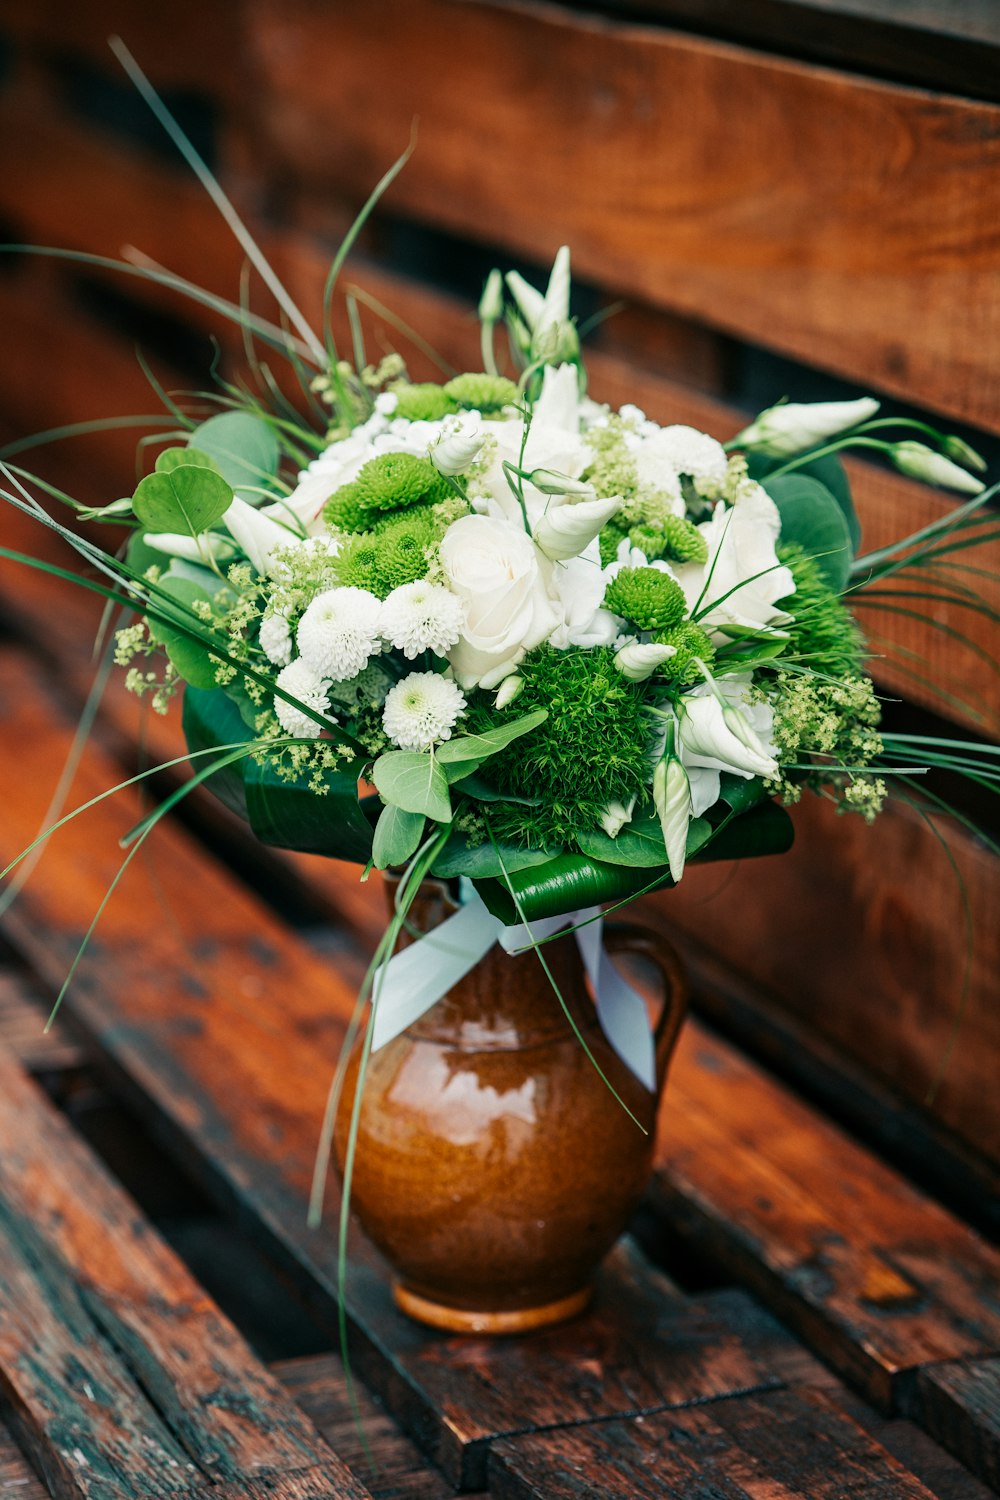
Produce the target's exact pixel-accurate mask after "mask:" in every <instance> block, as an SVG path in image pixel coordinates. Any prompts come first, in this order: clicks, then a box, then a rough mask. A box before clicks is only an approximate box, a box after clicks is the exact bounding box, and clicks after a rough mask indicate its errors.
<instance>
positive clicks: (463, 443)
mask: <svg viewBox="0 0 1000 1500" xmlns="http://www.w3.org/2000/svg"><path fill="white" fill-rule="evenodd" d="M483 442H484V438H483V433H482V430H481V428H480V425H479V415H478V413H476V412H468V413H463V414H462V416H460V417H454V418H452V419H451V421H450V422H446V424H445V426H444V428H443V429H442V432H441V436H440V437H439V438H438V440H437V442H436V443H435V444H434V445H433V447H432V448H431V450H430V454H429V457H430V461H431V463H432V464H433V465H434V467H435V469H437V471H438V473H439V474H444V475H445V476H446V477H450V476H452V475H455V474H463V473H464V472H465V470H466V469H467V468H468V467H469V465H470V464H471V463H472V462H473V461H474V460H475V458H476V457H477V456H478V454H479V450H480V448H482V446H483Z"/></svg>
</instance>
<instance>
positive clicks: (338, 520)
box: [323, 484, 370, 531]
mask: <svg viewBox="0 0 1000 1500" xmlns="http://www.w3.org/2000/svg"><path fill="white" fill-rule="evenodd" d="M323 520H324V521H325V522H326V524H327V526H329V528H330V530H331V531H364V530H365V528H366V527H367V526H368V525H369V524H370V518H369V515H368V511H367V510H366V509H365V506H364V505H363V503H362V501H361V498H360V491H359V490H358V487H357V485H356V484H342V485H341V486H340V489H339V490H334V492H333V494H332V495H331V496H330V498H329V500H328V501H327V502H326V504H325V505H324V507H323Z"/></svg>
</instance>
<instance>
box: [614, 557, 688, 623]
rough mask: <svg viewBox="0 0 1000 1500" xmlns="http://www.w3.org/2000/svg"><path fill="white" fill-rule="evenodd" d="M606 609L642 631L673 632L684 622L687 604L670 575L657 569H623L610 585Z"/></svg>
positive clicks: (679, 588) (682, 593)
mask: <svg viewBox="0 0 1000 1500" xmlns="http://www.w3.org/2000/svg"><path fill="white" fill-rule="evenodd" d="M604 607H605V609H610V610H612V611H613V612H614V613H615V614H616V615H622V616H623V617H624V618H625V619H626V620H629V621H631V623H632V624H633V625H635V626H636V627H637V628H638V629H639V630H669V629H670V627H671V626H672V625H677V624H679V623H680V621H681V620H683V618H684V615H685V614H686V612H687V601H686V600H685V598H684V590H683V589H682V588H681V586H680V584H679V583H678V582H677V580H676V579H675V578H671V577H670V576H669V574H667V573H661V572H660V571H659V569H657V568H622V570H621V572H620V573H619V574H618V575H617V577H616V578H614V579H613V580H612V581H611V583H609V585H608V589H607V593H606V594H605V595H604Z"/></svg>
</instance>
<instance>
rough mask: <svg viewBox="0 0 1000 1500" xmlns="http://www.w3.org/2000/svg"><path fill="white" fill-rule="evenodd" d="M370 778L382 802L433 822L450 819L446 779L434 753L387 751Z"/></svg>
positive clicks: (449, 820)
mask: <svg viewBox="0 0 1000 1500" xmlns="http://www.w3.org/2000/svg"><path fill="white" fill-rule="evenodd" d="M372 781H373V782H374V783H375V785H376V786H377V787H378V789H379V791H380V792H381V794H382V799H383V801H385V802H390V803H392V805H393V807H401V808H402V809H403V811H404V812H410V813H421V814H422V815H423V816H424V817H427V818H433V819H434V821H435V822H436V823H450V822H451V802H450V801H449V798H448V778H447V777H446V776H445V774H444V771H443V770H442V768H441V767H440V766H439V765H438V762H437V758H436V756H433V755H429V754H426V755H425V754H422V753H421V752H420V751H419V750H390V751H388V752H387V753H386V754H385V755H380V756H379V758H378V760H377V761H376V762H375V764H374V766H373V767H372Z"/></svg>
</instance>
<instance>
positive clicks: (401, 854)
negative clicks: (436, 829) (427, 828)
mask: <svg viewBox="0 0 1000 1500" xmlns="http://www.w3.org/2000/svg"><path fill="white" fill-rule="evenodd" d="M426 822H427V819H426V818H425V817H424V816H423V815H422V814H421V813H412V812H404V811H403V809H402V808H401V807H394V806H392V804H391V803H390V804H389V805H388V806H387V807H383V809H382V811H381V813H380V815H379V820H378V822H377V823H376V825H375V836H374V838H373V840H372V863H373V864H374V866H375V868H376V870H387V869H389V867H390V866H391V865H405V864H406V862H407V860H408V859H410V858H411V856H412V855H414V854H415V853H416V852H417V849H418V848H419V847H420V840H421V838H422V836H423V832H424V824H425V823H426Z"/></svg>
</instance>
